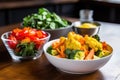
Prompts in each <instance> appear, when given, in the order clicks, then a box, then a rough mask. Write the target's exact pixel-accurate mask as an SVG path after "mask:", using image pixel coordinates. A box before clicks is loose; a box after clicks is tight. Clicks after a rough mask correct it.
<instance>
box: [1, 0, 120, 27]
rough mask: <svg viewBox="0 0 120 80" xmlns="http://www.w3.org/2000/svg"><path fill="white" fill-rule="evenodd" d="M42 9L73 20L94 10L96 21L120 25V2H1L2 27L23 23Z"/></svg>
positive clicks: (70, 0) (93, 0)
mask: <svg viewBox="0 0 120 80" xmlns="http://www.w3.org/2000/svg"><path fill="white" fill-rule="evenodd" d="M41 7H44V8H47V9H48V10H49V11H51V12H55V13H57V14H58V15H60V16H64V17H73V18H79V10H81V9H92V10H94V15H93V18H94V20H96V21H104V22H111V23H120V0H0V26H5V25H9V24H14V23H19V22H22V20H23V18H24V17H25V16H27V15H29V14H32V13H36V12H37V11H38V9H39V8H41Z"/></svg>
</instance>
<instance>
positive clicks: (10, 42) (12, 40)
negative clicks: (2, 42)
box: [8, 35, 18, 49]
mask: <svg viewBox="0 0 120 80" xmlns="http://www.w3.org/2000/svg"><path fill="white" fill-rule="evenodd" d="M8 39H9V40H11V41H8V45H9V47H10V48H12V49H15V48H16V46H17V43H18V42H17V40H16V38H15V37H14V36H12V35H10V36H9V37H8Z"/></svg>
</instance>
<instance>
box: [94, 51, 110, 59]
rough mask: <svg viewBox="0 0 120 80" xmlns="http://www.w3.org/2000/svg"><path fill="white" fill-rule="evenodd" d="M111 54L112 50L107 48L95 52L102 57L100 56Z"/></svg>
mask: <svg viewBox="0 0 120 80" xmlns="http://www.w3.org/2000/svg"><path fill="white" fill-rule="evenodd" d="M109 54H110V52H109V51H107V50H99V51H97V52H96V53H95V55H96V56H98V57H100V58H102V57H105V56H108V55H109Z"/></svg>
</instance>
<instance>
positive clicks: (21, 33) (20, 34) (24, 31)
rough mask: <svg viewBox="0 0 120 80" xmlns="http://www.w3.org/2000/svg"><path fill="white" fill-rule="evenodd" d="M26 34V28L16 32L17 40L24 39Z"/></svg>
mask: <svg viewBox="0 0 120 80" xmlns="http://www.w3.org/2000/svg"><path fill="white" fill-rule="evenodd" d="M27 35H28V31H27V30H22V31H20V32H18V33H16V39H17V40H22V39H24V38H25V37H26V36H27Z"/></svg>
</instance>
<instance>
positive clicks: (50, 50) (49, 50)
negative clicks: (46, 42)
mask: <svg viewBox="0 0 120 80" xmlns="http://www.w3.org/2000/svg"><path fill="white" fill-rule="evenodd" d="M52 49H53V48H52V46H50V47H48V49H47V52H48V53H49V54H51V52H52Z"/></svg>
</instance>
